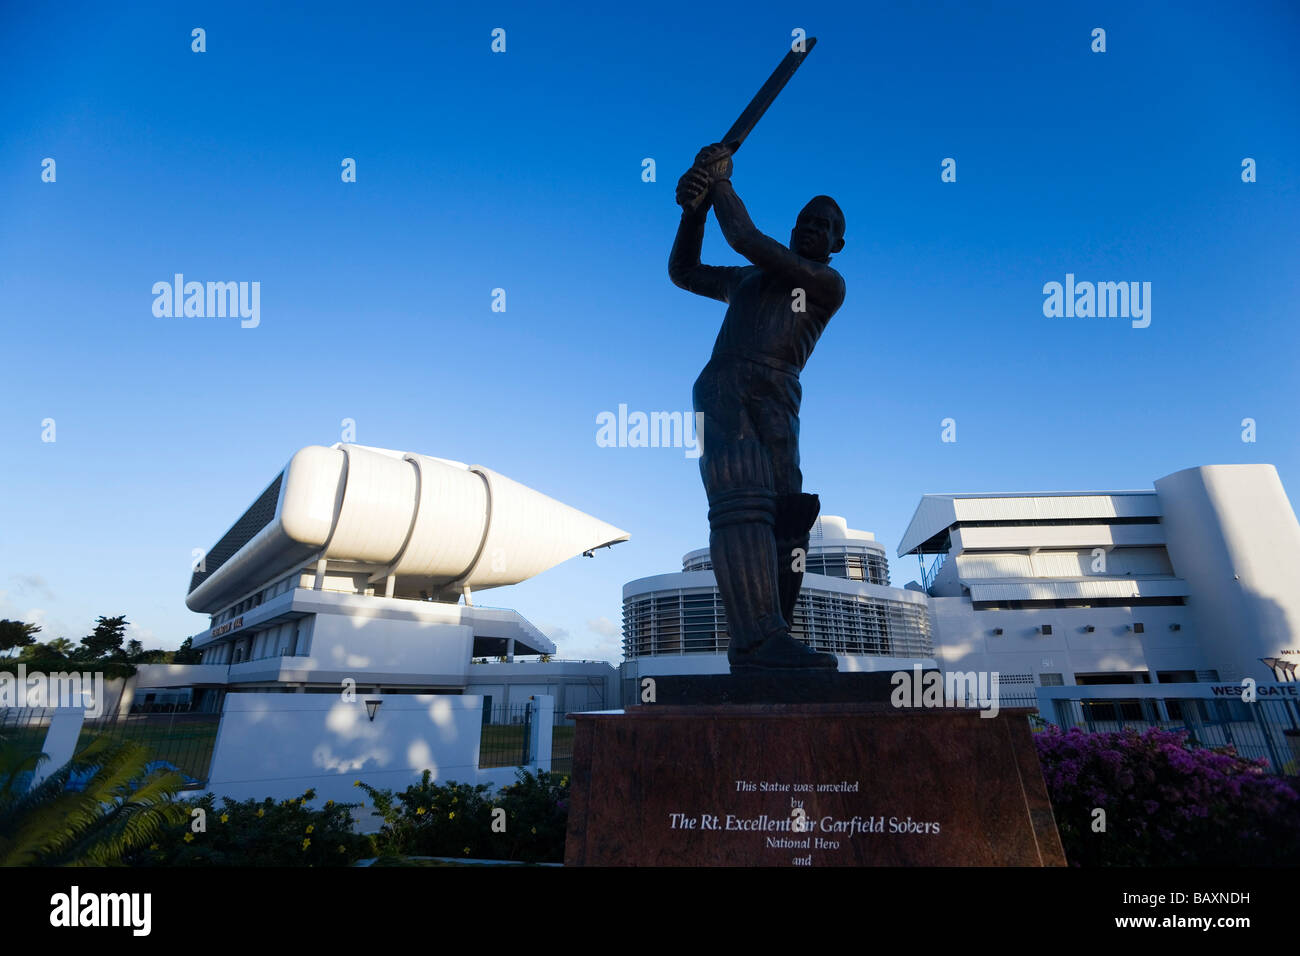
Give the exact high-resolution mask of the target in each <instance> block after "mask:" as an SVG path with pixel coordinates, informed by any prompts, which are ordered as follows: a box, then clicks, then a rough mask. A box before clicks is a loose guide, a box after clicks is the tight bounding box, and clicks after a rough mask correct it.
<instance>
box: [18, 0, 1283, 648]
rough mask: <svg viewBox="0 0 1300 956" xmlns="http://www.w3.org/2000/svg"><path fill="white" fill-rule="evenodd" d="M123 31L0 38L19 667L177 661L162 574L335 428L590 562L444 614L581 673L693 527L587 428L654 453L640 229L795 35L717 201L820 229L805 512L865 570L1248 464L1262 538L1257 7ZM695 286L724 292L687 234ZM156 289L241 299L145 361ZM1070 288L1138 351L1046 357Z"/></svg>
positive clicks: (683, 397)
mask: <svg viewBox="0 0 1300 956" xmlns="http://www.w3.org/2000/svg"><path fill="white" fill-rule="evenodd" d="M124 6H125V5H119V4H67V5H44V6H40V7H35V6H31V5H19V4H14V3H10V4H5V5H4V7H3V8H0V11H2V12H0V322H2V323H3V325H2V328H3V360H4V361H3V370H4V373H3V377H0V398H2V401H0V438H2V439H3V440H2V441H0V448H3V449H4V469H3V473H4V479H3V480H4V492H5V493H4V494H3V495H2V496H0V592H3V593H2V594H0V617H20V618H24V619H28V620H38V621H42V622H44V624H45V628H46V629H45V632H44V633H43V634H42V635H41V637H42V638H43V639H49V638H52V637H56V636H60V635H62V636H67V637H70V638H72V639H73V640H77V639H79V638H80V637H81V636H83V635H84V634H86V633H88V632H89V630H90V628H91V625H92V622H93V619H94V617H95V616H96V615H99V614H106V615H114V614H126V615H127V617H128V618H129V619H130V620H131V621H132V622H133V623H134V624H135V625H136V634H137V636H140V637H142V638H143V639H144V640H145V642H146V644H148V645H151V646H164V647H174V646H175V645H176V644H177V643H179V641H180V640H181V639H182V638H183V637H184V636H186V635H188V634H192V633H195V632H197V631H199V630H202V629H203V627H204V626H205V619H204V618H202V617H200V616H198V615H194V614H191V613H190V612H189V611H187V610H186V609H185V606H184V595H185V590H186V586H187V582H188V576H189V563H190V555H191V550H192V549H193V548H207V547H210V546H211V545H212V544H213V543H214V542H215V541H216V540H217V538H218V537H219V536H220V535H221V534H222V533H223V532H224V531H225V530H226V528H227V527H228V526H229V525H230V524H231V522H233V520H234V519H235V518H236V517H238V515H239V514H240V513H241V512H242V511H243V509H244V508H246V507H247V506H248V504H249V503H250V502H251V501H252V500H253V498H254V497H255V495H256V494H257V493H258V492H259V491H260V490H261V489H262V488H263V487H264V486H265V485H266V483H267V482H268V481H269V480H270V479H271V478H272V477H273V475H274V474H275V473H276V472H277V470H278V469H280V468H281V467H282V466H283V465H284V463H285V462H286V461H287V460H288V458H289V457H290V455H291V454H292V453H293V452H294V451H295V450H296V449H298V448H300V447H302V446H304V445H309V444H317V443H318V444H330V443H333V442H335V441H338V440H339V439H340V422H341V421H342V420H343V419H344V418H352V419H355V421H356V423H357V425H356V427H357V434H356V438H357V440H358V441H360V442H362V443H364V444H371V445H378V446H381V447H388V448H398V449H404V450H411V451H418V452H423V453H426V454H431V455H437V456H442V457H449V458H456V459H459V460H462V461H467V462H476V463H481V464H484V465H487V466H489V467H491V468H494V469H496V470H498V471H501V472H503V473H504V474H506V475H508V476H510V477H512V478H515V479H516V480H519V481H522V482H524V483H525V484H528V485H531V486H533V487H535V488H538V489H540V490H542V491H544V492H546V493H548V494H551V495H553V496H555V497H557V498H559V499H560V500H561V501H564V502H566V503H569V504H572V505H574V506H576V507H579V508H581V509H583V510H585V511H588V512H589V513H591V514H594V515H596V516H598V517H600V518H603V519H605V520H607V521H609V522H611V523H613V524H616V525H618V526H620V527H622V528H625V529H627V530H628V531H629V532H631V535H632V540H631V542H630V543H628V544H624V545H620V546H619V547H618V548H616V549H614V550H612V551H607V552H601V553H600V554H599V555H598V556H597V558H596V559H595V560H586V559H576V560H574V561H570V562H568V563H567V564H565V565H563V566H561V567H559V568H556V569H554V570H552V571H550V572H547V573H545V574H543V575H541V576H539V577H537V578H535V579H533V580H531V581H529V582H527V583H525V584H523V585H519V586H517V587H514V588H509V589H503V590H500V591H497V592H492V593H486V594H484V595H482V596H481V601H482V602H483V603H489V604H494V605H499V606H511V607H515V608H517V609H518V610H520V611H521V612H522V613H524V614H525V615H526V616H528V617H529V618H530V619H532V620H533V621H535V622H536V623H537V624H538V625H540V626H541V627H543V628H544V629H545V630H547V631H548V633H551V634H552V635H553V636H554V637H555V638H556V639H557V641H558V643H559V645H560V653H561V654H562V655H563V656H566V657H576V656H602V657H608V658H610V659H613V660H617V659H618V656H619V650H618V641H617V638H616V636H614V635H616V628H617V625H618V623H619V621H620V609H621V587H622V585H623V583H624V582H625V581H627V580H630V579H632V578H637V577H641V576H644V575H648V574H655V573H661V572H666V571H673V570H677V569H678V568H679V567H680V559H681V555H682V554H683V553H684V552H685V551H687V550H690V549H692V548H696V547H702V546H704V545H705V544H706V543H707V523H706V520H705V501H704V494H703V491H702V490H701V488H700V484H699V476H698V469H697V465H696V462H695V461H694V460H691V459H689V458H687V457H686V456H685V455H684V454H683V453H682V451H681V450H678V449H641V448H623V449H616V448H601V447H598V446H597V444H596V441H595V434H596V424H595V423H596V416H597V415H598V414H599V413H600V412H602V411H612V410H615V409H617V407H618V405H619V404H620V403H626V404H627V405H628V406H629V408H630V409H632V410H644V411H654V410H674V409H677V410H686V409H689V406H690V388H691V383H692V382H693V381H694V378H695V376H696V374H697V373H698V371H699V369H700V368H701V367H702V365H703V364H704V362H705V360H706V359H707V357H708V353H709V349H710V348H711V346H712V342H713V338H714V335H715V334H716V331H717V327H718V324H719V322H720V320H721V318H722V306H721V305H720V304H718V303H715V302H711V301H708V300H705V299H700V298H696V297H694V296H691V295H688V294H687V293H685V292H682V291H680V290H678V289H677V288H675V287H674V286H673V285H672V284H671V283H670V282H669V280H668V277H667V274H666V260H667V255H668V249H669V247H670V245H671V242H672V237H673V232H674V229H675V227H676V223H677V207H676V206H675V205H674V204H673V188H674V184H675V181H676V178H677V176H678V175H679V174H680V173H681V171H682V170H683V169H684V168H685V167H686V165H688V164H689V162H690V160H691V158H692V156H693V155H694V154H695V152H696V150H697V149H698V148H699V147H701V146H703V145H705V144H707V143H709V142H711V141H713V140H714V139H716V138H718V137H719V136H720V135H721V134H722V132H723V131H724V130H725V129H726V128H727V127H728V126H729V125H730V124H731V122H732V120H733V119H735V117H736V115H737V114H738V113H739V111H740V110H741V108H742V107H743V106H744V105H745V103H746V102H747V101H748V100H749V98H750V96H752V95H753V93H754V92H755V90H756V89H757V88H758V86H759V85H760V84H761V82H762V81H763V79H764V78H765V77H766V76H767V74H768V73H769V72H770V70H771V69H772V67H773V66H774V65H775V64H776V62H777V61H778V60H779V59H780V57H781V55H782V53H783V52H784V49H785V48H786V46H787V44H788V43H789V37H790V31H791V30H792V29H794V28H796V27H801V28H803V29H805V30H807V32H808V34H809V35H816V36H817V37H818V38H819V44H818V46H817V48H816V50H815V51H814V52H813V53H812V55H811V56H810V57H809V59H808V61H807V62H806V63H805V64H804V65H803V67H802V69H801V70H800V72H799V74H798V75H797V76H796V77H795V78H794V79H793V80H792V82H791V83H790V85H789V86H788V87H787V88H786V90H785V92H784V93H783V94H782V95H781V97H780V99H779V100H778V101H777V103H776V105H775V106H774V107H773V108H772V110H771V111H770V112H769V113H768V115H767V116H766V117H765V118H764V120H763V121H762V123H760V125H759V126H758V128H757V129H756V130H755V132H754V134H753V135H752V136H751V137H750V139H749V141H748V142H747V143H746V144H745V147H744V149H743V150H742V151H741V152H740V154H739V155H738V156H737V158H736V170H735V174H734V177H733V182H734V183H735V186H736V189H737V191H738V193H739V194H740V196H741V197H742V198H743V199H744V200H745V202H746V203H747V204H748V206H749V209H750V212H751V214H752V215H753V218H754V220H755V222H756V223H757V224H758V225H759V226H760V227H761V228H763V229H764V230H765V231H767V232H768V233H769V234H771V235H774V236H776V237H778V238H781V239H783V240H785V239H787V238H788V236H789V230H790V226H791V224H792V222H793V219H794V216H795V213H796V212H797V211H798V209H799V208H800V207H801V206H802V205H803V203H804V202H805V201H806V200H807V199H808V198H809V197H811V196H812V195H814V194H816V193H829V194H831V195H833V196H834V197H836V199H838V200H839V203H840V205H841V206H842V207H843V209H844V210H845V213H846V217H847V221H848V231H847V237H846V238H847V246H846V248H845V250H844V252H843V253H842V254H841V255H840V256H838V257H837V258H836V265H837V267H838V268H839V269H840V270H841V271H842V273H843V274H844V276H845V278H846V281H847V285H848V296H847V299H846V301H845V304H844V307H843V308H842V309H841V310H840V312H839V313H838V315H836V317H835V318H834V319H833V321H832V322H831V324H830V326H829V328H828V330H827V331H826V333H825V335H824V336H823V338H822V340H821V343H820V344H819V346H818V348H817V351H816V353H815V354H814V355H813V358H812V360H811V362H810V364H809V366H808V368H807V370H806V372H805V374H804V395H805V401H804V414H803V443H802V450H803V459H804V474H805V479H806V487H807V490H809V491H815V492H818V493H819V494H820V495H821V497H822V501H823V506H824V510H825V511H826V512H828V513H832V514H843V515H845V516H847V517H848V519H849V523H850V525H851V526H853V527H858V528H863V529H867V530H873V531H875V532H876V533H877V535H878V537H879V538H880V540H881V541H883V542H884V543H885V544H886V545H887V546H888V547H889V549H890V553H891V555H892V553H893V550H894V548H895V546H896V545H897V543H898V540H899V538H900V537H901V534H902V532H903V529H904V528H905V526H906V524H907V521H908V519H909V518H910V516H911V514H912V511H913V510H914V508H915V506H916V504H917V501H918V499H919V498H920V496H921V495H922V494H924V493H926V492H942V491H1026V490H1067V489H1080V488H1145V487H1150V484H1151V482H1152V481H1153V480H1154V479H1156V478H1158V477H1160V476H1162V475H1165V474H1168V473H1169V472H1172V471H1176V470H1178V469H1180V468H1184V467H1188V466H1192V465H1200V464H1211V463H1231V462H1260V461H1262V462H1271V463H1274V464H1276V465H1277V467H1278V469H1279V471H1280V472H1281V475H1282V479H1283V481H1284V483H1285V484H1286V485H1287V487H1288V490H1289V491H1290V493H1291V494H1292V496H1293V498H1294V497H1295V496H1296V495H1298V494H1300V452H1298V451H1297V448H1298V443H1297V441H1296V439H1297V435H1298V434H1300V419H1298V415H1297V411H1298V409H1300V402H1298V401H1297V398H1300V395H1298V394H1297V393H1298V390H1300V389H1298V386H1297V378H1298V377H1297V374H1296V371H1297V369H1296V364H1297V362H1296V356H1297V345H1298V344H1300V334H1298V333H1297V331H1296V322H1297V318H1298V313H1297V309H1296V303H1297V301H1298V298H1300V296H1298V295H1297V293H1298V292H1300V270H1298V269H1297V267H1296V265H1297V250H1298V249H1300V242H1298V241H1297V240H1298V238H1300V192H1298V185H1300V176H1298V175H1297V163H1298V162H1300V110H1297V108H1296V104H1297V103H1300V59H1298V58H1297V57H1296V56H1295V53H1294V51H1295V44H1296V42H1297V39H1300V14H1298V13H1297V8H1296V7H1295V5H1294V4H1291V3H1287V2H1277V3H1263V2H1261V3H1247V4H1244V5H1243V4H1224V3H1196V4H1185V3H1179V4H1133V3H1095V4H1088V3H1077V4H1045V3H1041V2H1037V0H1034V2H1029V0H1027V2H1023V3H990V4H964V3H948V4H915V5H893V4H890V5H880V6H879V8H877V7H875V6H874V5H873V6H871V7H870V8H869V7H868V6H867V5H863V4H858V3H849V4H843V5H822V4H816V3H807V4H798V5H793V6H792V5H787V4H758V5H745V6H744V7H737V8H736V10H737V11H739V10H742V9H743V10H744V11H746V12H744V13H739V12H733V11H732V10H730V9H725V8H724V7H723V5H720V4H698V3H691V4H648V5H645V4H635V5H631V6H625V7H621V8H620V9H618V11H617V12H609V13H603V14H599V15H596V14H591V13H587V12H581V13H573V14H570V13H565V12H564V11H563V8H562V5H561V6H560V7H559V8H558V9H557V5H554V4H540V5H539V4H494V5H486V6H485V5H469V7H468V8H466V7H448V6H446V5H432V4H411V5H410V7H409V8H408V7H404V6H399V5H392V4H386V3H367V4H354V3H348V4H342V5H331V4H323V3H322V4H310V5H302V6H300V7H297V8H296V9H294V10H292V11H290V10H286V9H284V8H282V6H281V5H279V4H268V3H221V4H216V3H213V4H185V3H142V4H132V5H130V9H122V8H123V7H124ZM583 6H584V7H585V6H587V5H583ZM194 27H202V28H204V29H205V30H206V31H207V52H205V53H202V54H199V53H194V52H192V51H191V49H190V46H191V36H190V31H191V29H192V28H194ZM495 27H501V28H504V29H505V30H506V42H507V47H506V52H505V53H504V54H493V53H492V52H491V51H490V48H489V46H490V42H491V37H490V32H491V31H492V29H493V28H495ZM1094 27H1102V28H1104V29H1105V30H1106V31H1107V51H1106V52H1105V53H1104V54H1097V53H1093V52H1091V50H1090V44H1091V36H1090V34H1091V31H1092V29H1093V28H1094ZM45 157H51V158H54V159H55V161H56V163H57V167H56V168H57V181H56V182H55V183H52V184H51V183H44V182H42V181H41V162H42V160H43V159H44V158H45ZM344 157H353V158H355V159H356V162H357V172H358V176H357V179H358V181H357V182H356V183H353V184H344V183H343V182H341V180H340V162H341V161H342V159H343V158H344ZM646 157H652V158H654V159H655V161H656V163H657V182H654V183H646V182H643V181H642V178H641V170H642V160H643V159H644V158H646ZM945 157H953V158H955V159H956V161H957V182H956V183H941V182H940V175H939V174H940V162H941V160H943V159H944V158H945ZM1244 157H1252V158H1254V159H1255V160H1256V162H1257V164H1258V182H1255V183H1252V184H1246V183H1243V182H1242V181H1241V175H1240V173H1241V161H1242V159H1243V158H1244ZM705 259H706V261H712V262H717V263H722V264H726V263H734V262H737V261H738V260H737V259H736V257H735V256H734V255H733V254H732V253H731V252H730V250H729V249H727V248H726V247H725V245H724V244H723V243H722V242H721V240H720V239H719V237H718V235H717V231H716V226H715V225H714V224H713V223H712V222H711V223H710V231H709V236H708V238H707V240H706V245H705ZM176 272H181V273H184V274H185V275H186V276H187V277H188V278H191V279H197V280H200V281H206V280H245V281H258V282H260V283H261V324H260V326H259V327H258V328H255V329H242V328H240V326H239V322H238V320H234V319H216V318H211V319H200V318H190V319H181V318H156V317H155V316H154V315H153V313H152V304H153V295H152V293H151V287H152V285H153V283H155V282H158V281H166V280H170V278H171V276H172V275H173V273H176ZM1067 272H1073V273H1075V274H1076V276H1077V277H1078V278H1079V279H1090V280H1093V281H1098V280H1103V281H1121V280H1123V281H1147V282H1150V283H1151V284H1152V322H1151V325H1150V327H1149V328H1146V329H1133V328H1132V327H1131V326H1130V324H1129V322H1128V321H1126V320H1123V319H1100V318H1085V319H1064V318H1045V317H1044V315H1043V309H1042V305H1043V293H1042V287H1043V284H1044V283H1046V282H1049V281H1053V280H1055V281H1063V280H1064V277H1065V274H1066V273H1067ZM497 287H500V288H504V289H505V290H506V294H507V299H506V302H507V311H506V312H504V313H500V312H493V311H492V310H491V290H492V289H494V288H497ZM946 417H951V418H953V419H955V420H956V422H957V441H956V442H955V443H951V444H945V443H942V442H941V441H940V422H941V420H942V419H944V418H946ZM1246 417H1251V418H1254V419H1256V420H1257V422H1258V441H1257V442H1256V443H1255V444H1245V443H1243V442H1242V441H1241V437H1240V435H1241V426H1240V422H1241V420H1242V419H1243V418H1246ZM46 418H53V419H54V420H55V423H56V439H57V440H56V441H55V442H53V443H47V442H42V440H41V435H42V424H41V423H42V420H43V419H46ZM893 575H894V581H895V583H896V584H902V583H905V582H906V581H908V580H909V579H911V578H912V577H914V576H915V567H914V565H912V564H911V563H910V562H895V563H894V567H893Z"/></svg>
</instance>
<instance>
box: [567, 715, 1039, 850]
mask: <svg viewBox="0 0 1300 956" xmlns="http://www.w3.org/2000/svg"><path fill="white" fill-rule="evenodd" d="M577 723H578V731H577V737H576V739H575V751H574V768H573V801H572V804H571V808H570V821H569V839H568V847H567V853H566V862H567V863H569V864H570V865H583V864H586V865H605V866H609V865H636V866H646V865H649V866H656V865H657V866H799V867H807V866H872V865H885V866H889V865H893V866H900V865H902V866H907V865H913V866H944V865H947V866H952V865H986V866H987V865H1021V866H1025V865H1028V866H1040V865H1060V864H1063V862H1064V858H1063V855H1062V854H1061V851H1060V842H1059V838H1058V836H1057V834H1056V829H1055V826H1054V825H1053V824H1052V822H1051V810H1050V804H1049V803H1048V802H1047V795H1046V789H1045V787H1044V786H1043V783H1042V777H1041V773H1040V771H1039V768H1038V765H1037V760H1036V757H1034V755H1033V750H1032V746H1033V745H1032V740H1029V739H1028V738H1029V731H1028V726H1027V723H1026V721H1025V718H1024V716H1023V714H1015V713H1007V714H1005V715H1001V716H999V717H998V718H995V719H992V720H988V719H980V718H979V717H978V716H977V715H975V714H974V713H970V712H965V713H954V712H934V711H929V712H916V711H912V712H908V713H899V712H897V711H894V710H893V709H891V708H889V707H886V706H881V705H812V706H804V707H800V706H797V705H789V706H770V707H753V708H743V707H726V708H708V707H665V708H659V709H658V710H656V708H653V707H643V708H636V709H635V711H629V712H628V713H627V714H621V715H604V716H600V717H590V718H586V717H582V716H578V718H577ZM1017 735H1023V736H1024V737H1025V738H1026V739H1025V740H1024V741H1020V742H1016V741H1014V740H1013V738H1014V737H1015V736H1017ZM1030 758H1033V761H1032V765H1029V764H1028V760H1029V759H1030ZM1035 775H1036V776H1035Z"/></svg>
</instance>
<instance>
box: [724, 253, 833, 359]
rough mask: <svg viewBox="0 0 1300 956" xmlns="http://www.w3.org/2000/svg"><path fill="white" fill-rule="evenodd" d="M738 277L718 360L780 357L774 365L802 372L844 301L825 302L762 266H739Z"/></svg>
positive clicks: (730, 291)
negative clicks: (760, 267) (828, 324)
mask: <svg viewBox="0 0 1300 956" xmlns="http://www.w3.org/2000/svg"><path fill="white" fill-rule="evenodd" d="M735 273H736V274H735V276H734V280H733V284H732V287H731V288H730V289H728V295H727V303H728V308H727V314H726V316H725V317H724V318H723V320H722V328H721V329H720V330H719V331H718V338H717V341H716V342H715V343H714V345H713V356H714V359H715V360H716V359H725V358H726V357H729V356H736V357H742V358H749V359H751V360H757V361H761V360H762V359H763V358H767V359H774V360H775V362H773V363H771V364H772V365H773V366H774V367H777V363H780V365H784V366H788V369H787V370H788V371H792V372H794V373H795V374H798V373H799V372H800V371H802V369H803V367H804V366H805V365H806V364H807V363H808V359H809V357H810V356H811V355H812V351H813V347H814V346H816V344H817V340H818V339H819V338H821V334H822V331H823V330H824V329H825V328H826V325H827V323H829V322H830V320H831V316H832V315H834V314H835V310H836V309H837V308H838V307H839V302H835V303H833V304H832V303H829V302H826V301H820V300H819V299H817V298H814V297H813V296H812V295H810V294H809V293H810V290H808V289H802V288H801V287H799V286H797V285H795V283H794V282H792V281H791V279H790V278H789V277H787V276H784V275H773V274H771V273H768V272H765V271H764V270H762V269H759V268H758V267H757V266H746V267H740V268H736V269H735ZM796 290H798V291H796ZM799 309H802V311H798V310H799Z"/></svg>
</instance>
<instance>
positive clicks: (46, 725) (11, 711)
mask: <svg viewBox="0 0 1300 956" xmlns="http://www.w3.org/2000/svg"><path fill="white" fill-rule="evenodd" d="M53 713H54V711H52V710H51V709H49V708H48V707H5V708H0V739H3V740H4V741H5V742H6V743H8V744H12V745H13V746H16V747H17V748H18V749H20V750H27V751H36V752H39V751H40V749H41V747H42V746H43V745H44V744H45V735H46V734H47V733H49V730H50V715H51V714H53Z"/></svg>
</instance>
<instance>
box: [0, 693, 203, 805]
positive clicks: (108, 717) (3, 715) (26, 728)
mask: <svg viewBox="0 0 1300 956" xmlns="http://www.w3.org/2000/svg"><path fill="white" fill-rule="evenodd" d="M53 713H54V711H53V710H51V709H49V708H39V707H37V708H33V707H22V708H16V707H15V708H6V709H0V737H2V738H4V739H5V740H6V742H8V743H10V744H14V745H17V746H18V747H19V748H21V749H22V750H26V751H30V752H33V753H40V752H42V751H43V750H44V749H45V738H46V735H47V734H48V733H49V729H50V719H51V716H52V715H53ZM220 721H221V715H220V714H213V713H184V712H180V711H170V712H166V713H156V714H154V713H142V714H115V713H114V714H105V715H103V716H102V717H95V718H91V717H87V718H85V719H84V720H83V722H82V725H81V732H80V733H79V734H78V736H77V743H76V747H75V750H74V752H75V753H81V752H82V751H83V750H85V749H86V747H87V746H88V745H89V744H90V742H91V741H92V740H96V739H98V738H100V737H108V738H110V739H111V740H112V741H113V742H114V743H124V742H127V741H130V742H132V743H137V744H140V745H141V746H143V747H144V748H145V751H146V753H147V756H148V762H147V764H146V767H145V769H146V771H153V770H175V771H178V772H179V773H180V774H181V775H182V777H183V779H184V784H183V789H187V790H193V789H200V788H202V787H203V786H204V785H205V784H206V783H207V779H208V769H209V765H210V764H211V762H212V749H213V745H214V744H215V743H216V739H217V727H218V725H219V724H220ZM51 769H53V768H51ZM82 777H84V774H83V775H82V776H81V777H78V776H74V778H73V779H72V786H74V787H75V786H77V784H78V782H80V780H81V779H82Z"/></svg>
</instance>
